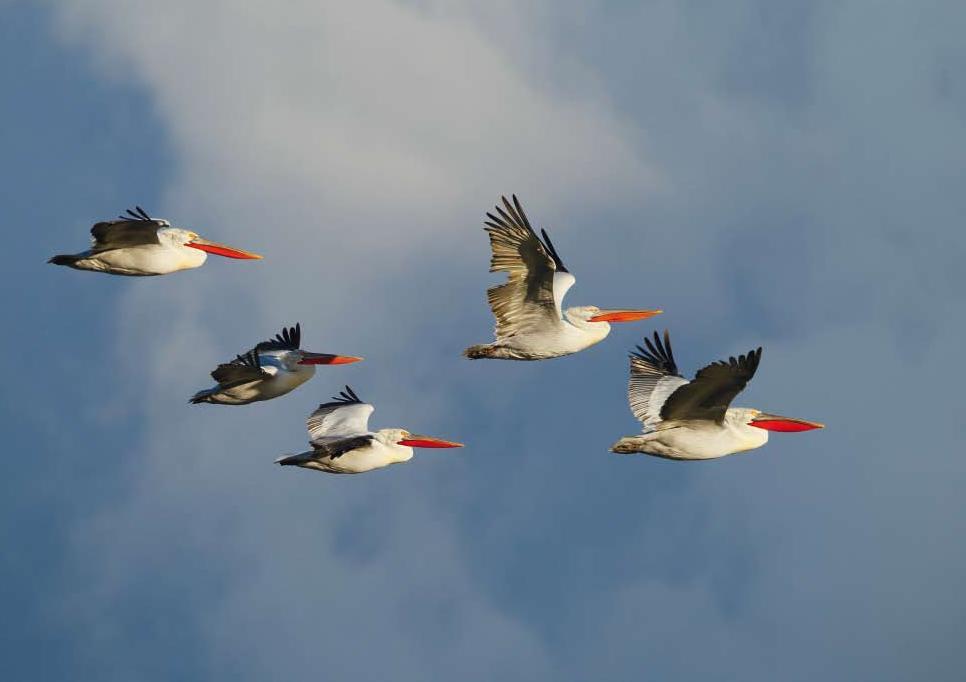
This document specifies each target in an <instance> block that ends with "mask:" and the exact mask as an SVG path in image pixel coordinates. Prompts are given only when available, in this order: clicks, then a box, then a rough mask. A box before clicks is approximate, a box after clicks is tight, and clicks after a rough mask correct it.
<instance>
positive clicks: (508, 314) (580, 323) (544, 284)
mask: <svg viewBox="0 0 966 682" xmlns="http://www.w3.org/2000/svg"><path fill="white" fill-rule="evenodd" d="M503 206H504V207H505V209H506V210H504V209H503V208H500V207H499V206H497V207H496V211H497V213H498V214H499V215H498V216H497V215H493V214H492V213H487V214H486V216H487V218H489V220H488V221H486V225H487V227H486V231H487V233H489V235H490V248H491V249H492V251H493V256H492V258H491V260H490V272H499V271H504V272H506V273H507V274H508V280H507V281H506V282H505V283H503V284H498V285H496V286H493V287H490V288H489V289H488V290H487V292H486V297H487V299H488V300H489V302H490V308H492V310H493V316H494V317H496V341H495V342H494V343H486V344H481V345H477V346H470V347H469V348H467V349H466V350H465V351H463V355H465V356H466V357H468V358H473V359H477V358H499V359H502V360H545V359H547V358H556V357H560V356H561V355H570V354H571V353H576V352H577V351H581V350H583V349H585V348H588V347H590V346H593V345H594V344H595V343H599V342H601V341H603V340H604V338H605V337H606V336H607V335H608V334H609V333H610V324H609V323H610V322H631V321H633V320H643V319H645V318H648V317H653V316H654V315H658V314H660V313H661V312H662V311H660V310H601V309H600V308H598V307H596V306H590V305H587V306H579V307H575V308H567V309H566V310H565V311H563V312H562V313H561V303H562V302H563V298H564V295H565V294H566V293H567V290H568V289H570V287H571V286H573V284H574V282H575V281H577V280H576V279H575V278H574V276H573V275H571V274H570V272H568V271H567V268H565V267H564V264H563V261H561V260H560V256H559V255H558V254H557V251H556V249H554V248H553V244H551V243H550V237H549V235H547V231H546V230H540V233H541V234H542V235H543V240H542V241H541V239H540V237H538V236H537V235H536V233H535V232H534V231H533V228H532V227H530V221H529V220H527V215H526V213H524V212H523V207H522V206H521V205H520V202H519V201H518V200H517V198H516V195H514V196H513V204H512V205H511V204H510V202H509V201H507V198H506V197H503Z"/></svg>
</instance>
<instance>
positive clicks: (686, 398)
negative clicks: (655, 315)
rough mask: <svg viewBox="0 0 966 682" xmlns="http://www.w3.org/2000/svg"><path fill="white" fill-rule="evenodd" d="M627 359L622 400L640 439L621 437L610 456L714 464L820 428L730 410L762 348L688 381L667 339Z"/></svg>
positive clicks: (713, 365)
mask: <svg viewBox="0 0 966 682" xmlns="http://www.w3.org/2000/svg"><path fill="white" fill-rule="evenodd" d="M644 346H645V347H642V346H638V347H637V350H636V352H632V353H631V356H630V358H631V378H630V382H629V384H628V389H627V395H628V400H629V401H630V405H631V412H633V413H634V416H635V417H637V419H638V420H639V421H640V422H641V423H642V424H643V425H644V433H642V434H641V435H639V436H625V437H624V438H621V439H620V440H619V441H617V443H615V444H614V446H613V447H612V448H611V450H612V451H613V452H619V453H623V454H629V453H634V452H641V453H644V454H648V455H655V456H657V457H665V458H667V459H714V458H716V457H724V456H725V455H732V454H735V453H737V452H745V451H747V450H754V449H755V448H760V447H761V446H762V445H764V444H765V443H767V442H768V432H769V431H785V432H789V431H811V430H812V429H821V428H824V426H823V425H822V424H819V423H817V422H810V421H806V420H804V419H795V418H793V417H781V416H779V415H777V414H767V413H765V412H762V411H760V410H754V409H751V408H748V407H730V405H731V401H732V400H734V399H735V396H737V395H738V394H739V393H741V391H742V390H743V389H744V388H745V385H746V384H747V383H748V382H749V381H751V378H752V377H753V376H755V371H756V370H757V369H758V362H759V361H760V360H761V348H757V349H755V350H753V351H749V352H748V353H747V354H746V355H741V356H739V357H738V358H734V357H731V358H729V359H728V360H727V361H725V360H720V361H717V362H712V363H711V364H710V365H708V366H707V367H704V368H703V369H701V370H699V371H698V373H697V374H695V376H694V379H692V380H691V381H688V380H687V379H685V378H684V377H682V376H681V375H680V374H679V373H678V367H677V364H676V363H675V362H674V354H673V353H672V351H671V338H670V336H669V335H668V333H667V330H665V331H664V341H663V343H662V341H661V337H660V336H658V334H657V332H654V340H653V341H651V339H649V338H647V337H644Z"/></svg>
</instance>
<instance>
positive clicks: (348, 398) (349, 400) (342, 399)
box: [318, 386, 362, 410]
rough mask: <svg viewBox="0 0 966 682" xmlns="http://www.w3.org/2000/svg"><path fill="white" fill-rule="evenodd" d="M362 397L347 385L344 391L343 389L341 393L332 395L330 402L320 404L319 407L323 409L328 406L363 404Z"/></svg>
mask: <svg viewBox="0 0 966 682" xmlns="http://www.w3.org/2000/svg"><path fill="white" fill-rule="evenodd" d="M361 404H362V399H361V398H359V396H358V395H356V392H355V391H353V390H352V389H351V388H350V387H349V386H346V387H345V390H344V391H341V392H340V393H339V395H335V396H332V399H331V400H330V402H327V403H322V404H321V405H319V407H318V409H319V410H322V409H325V408H327V407H342V406H344V405H361Z"/></svg>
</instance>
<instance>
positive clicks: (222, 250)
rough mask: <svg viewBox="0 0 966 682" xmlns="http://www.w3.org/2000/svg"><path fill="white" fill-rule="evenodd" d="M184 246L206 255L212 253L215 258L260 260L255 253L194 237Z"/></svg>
mask: <svg viewBox="0 0 966 682" xmlns="http://www.w3.org/2000/svg"><path fill="white" fill-rule="evenodd" d="M185 246H190V247H191V248H193V249H199V250H201V251H207V252H208V253H213V254H215V255H216V256H224V257H225V258H241V259H245V260H260V259H261V256H259V255H258V254H257V253H252V252H251V251H242V250H241V249H233V248H232V247H230V246H225V245H224V244H218V243H217V242H210V241H208V240H207V239H202V238H201V237H195V238H194V239H192V240H191V241H190V242H188V243H187V244H185Z"/></svg>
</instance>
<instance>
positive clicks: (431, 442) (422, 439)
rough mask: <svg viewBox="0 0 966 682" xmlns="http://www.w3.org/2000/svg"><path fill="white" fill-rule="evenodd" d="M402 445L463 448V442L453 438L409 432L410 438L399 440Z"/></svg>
mask: <svg viewBox="0 0 966 682" xmlns="http://www.w3.org/2000/svg"><path fill="white" fill-rule="evenodd" d="M399 444H400V445H408V446H409V447H411V448H461V447H463V444H462V443H454V442H453V441H451V440H443V439H442V438H433V437H432V436H417V435H415V434H409V438H403V439H402V440H401V441H399Z"/></svg>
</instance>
